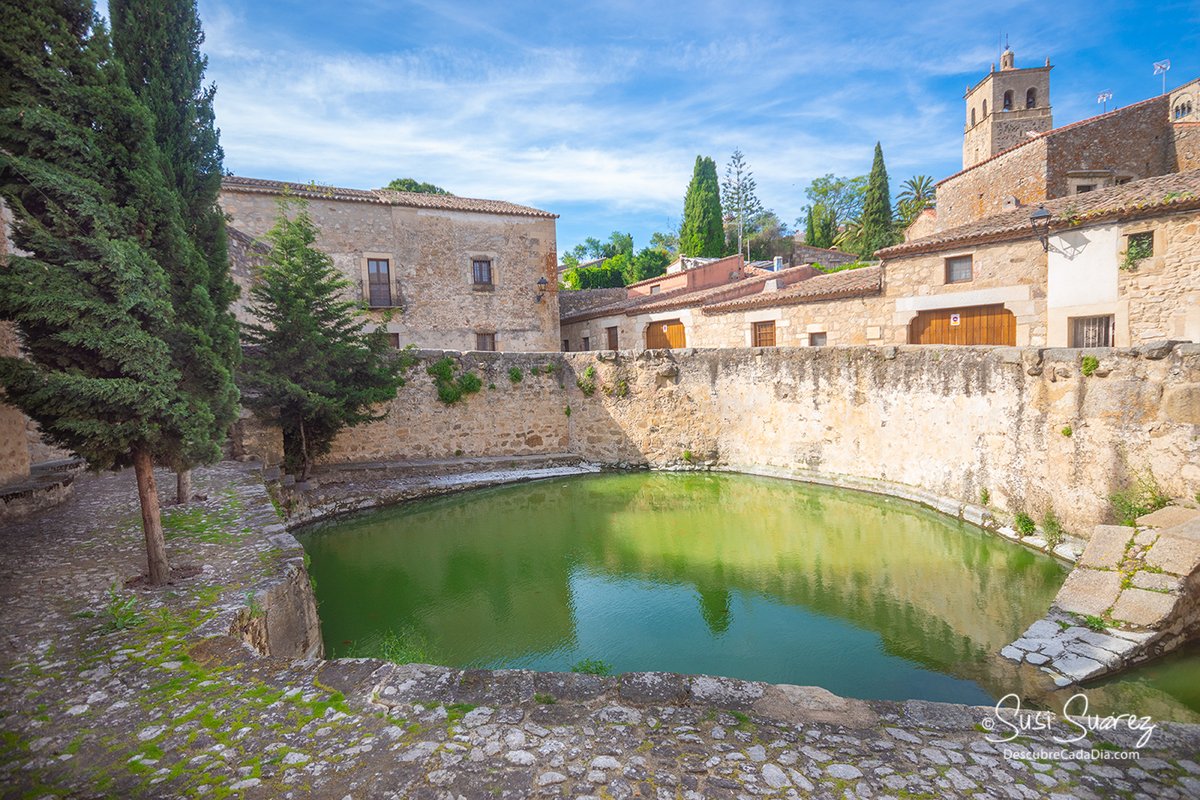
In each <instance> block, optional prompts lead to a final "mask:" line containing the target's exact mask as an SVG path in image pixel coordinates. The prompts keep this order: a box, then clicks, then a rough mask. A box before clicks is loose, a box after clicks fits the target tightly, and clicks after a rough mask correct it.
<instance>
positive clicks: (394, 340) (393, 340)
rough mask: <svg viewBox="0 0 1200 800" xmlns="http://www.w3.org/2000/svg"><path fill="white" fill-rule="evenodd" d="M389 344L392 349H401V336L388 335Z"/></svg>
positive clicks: (395, 334)
mask: <svg viewBox="0 0 1200 800" xmlns="http://www.w3.org/2000/svg"><path fill="white" fill-rule="evenodd" d="M388 342H389V343H390V344H391V345H392V347H394V348H396V349H397V350H399V349H400V334H398V333H389V334H388Z"/></svg>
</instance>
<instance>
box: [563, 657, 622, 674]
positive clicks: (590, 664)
mask: <svg viewBox="0 0 1200 800" xmlns="http://www.w3.org/2000/svg"><path fill="white" fill-rule="evenodd" d="M612 671H613V668H612V664H609V663H608V662H607V661H601V660H600V659H598V658H585V659H583V660H582V661H576V662H575V663H574V664H572V665H571V672H579V673H582V674H584V675H612Z"/></svg>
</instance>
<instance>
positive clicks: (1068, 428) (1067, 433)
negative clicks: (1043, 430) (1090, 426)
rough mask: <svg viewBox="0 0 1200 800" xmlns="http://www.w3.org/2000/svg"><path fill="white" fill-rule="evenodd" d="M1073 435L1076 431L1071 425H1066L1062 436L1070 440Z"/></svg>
mask: <svg viewBox="0 0 1200 800" xmlns="http://www.w3.org/2000/svg"><path fill="white" fill-rule="evenodd" d="M1073 433H1075V431H1074V430H1072V429H1071V426H1070V425H1064V426H1063V429H1062V435H1063V436H1066V437H1067V438H1068V439H1069V438H1071V435H1072V434H1073Z"/></svg>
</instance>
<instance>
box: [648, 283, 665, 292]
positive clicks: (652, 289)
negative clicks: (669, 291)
mask: <svg viewBox="0 0 1200 800" xmlns="http://www.w3.org/2000/svg"><path fill="white" fill-rule="evenodd" d="M661 291H662V286H660V285H659V284H657V283H656V284H654V285H653V286H651V287H650V294H658V293H659V292H661Z"/></svg>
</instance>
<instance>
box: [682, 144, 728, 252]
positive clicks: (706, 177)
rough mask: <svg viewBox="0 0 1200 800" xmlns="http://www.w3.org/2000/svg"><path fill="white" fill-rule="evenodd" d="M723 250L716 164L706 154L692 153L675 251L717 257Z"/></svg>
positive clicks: (723, 234)
mask: <svg viewBox="0 0 1200 800" xmlns="http://www.w3.org/2000/svg"><path fill="white" fill-rule="evenodd" d="M724 251H725V228H724V224H723V221H722V219H721V187H720V184H719V182H718V181H717V164H716V162H715V161H713V160H712V159H711V158H709V157H707V156H696V166H695V167H694V168H693V169H692V181H691V183H689V184H688V189H687V195H686V196H685V197H684V200H683V225H682V226H681V228H680V231H679V254H680V255H684V256H705V257H720V256H721V255H723V254H724Z"/></svg>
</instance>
